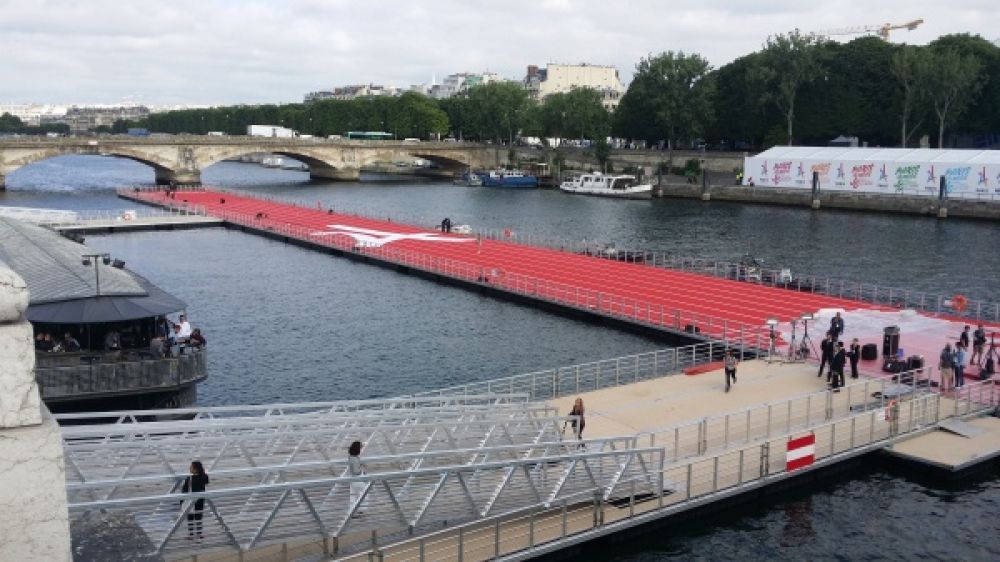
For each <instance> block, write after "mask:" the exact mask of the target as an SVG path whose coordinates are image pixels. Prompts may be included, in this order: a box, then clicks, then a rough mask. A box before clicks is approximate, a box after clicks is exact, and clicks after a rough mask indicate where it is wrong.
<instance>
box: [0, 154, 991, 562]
mask: <svg viewBox="0 0 1000 562" xmlns="http://www.w3.org/2000/svg"><path fill="white" fill-rule="evenodd" d="M365 179H366V180H367V181H363V182H359V183H345V184H324V183H312V182H309V181H308V176H307V174H305V173H302V172H291V171H284V170H270V169H264V168H261V167H259V166H256V165H252V164H239V163H225V162H224V163H220V164H217V165H215V166H212V167H210V168H208V169H207V170H205V172H204V173H203V181H204V183H205V184H206V185H213V186H220V187H227V188H233V189H243V190H247V191H251V192H254V193H258V194H267V195H276V196H281V197H290V198H295V199H299V200H302V201H305V202H308V203H310V204H312V203H313V202H316V201H318V202H321V203H322V204H323V205H324V206H334V207H336V208H338V209H352V210H356V211H359V212H363V213H367V214H372V215H376V216H384V217H391V218H392V219H393V220H399V221H404V222H417V223H422V224H433V223H436V222H439V221H440V220H441V218H443V217H445V216H449V217H451V219H452V222H453V223H455V224H461V223H468V224H471V225H473V227H475V228H496V229H504V228H509V229H512V230H516V231H517V232H520V233H531V234H535V235H539V236H545V237H549V238H562V239H567V240H588V241H596V242H600V243H614V244H615V245H617V247H619V248H630V249H633V248H634V249H645V250H653V251H658V252H671V253H673V254H674V255H678V256H700V257H711V258H724V259H737V258H738V257H739V256H740V255H742V254H743V253H744V252H751V253H752V254H754V255H755V256H757V257H759V258H762V259H764V260H766V262H767V263H768V264H769V265H772V266H782V267H790V268H791V269H792V270H793V272H795V273H796V275H798V274H800V273H801V274H815V275H822V276H834V277H841V278H846V279H851V280H863V281H865V282H868V283H876V284H880V285H889V286H894V287H900V288H908V289H915V290H925V291H933V292H938V293H942V294H946V295H951V294H954V293H956V292H961V293H963V294H965V295H967V296H968V297H969V298H985V299H989V300H996V298H997V295H998V293H1000V291H998V288H1000V281H998V273H1000V252H998V251H997V250H996V247H997V242H998V241H1000V232H998V230H997V228H996V226H995V225H994V224H993V223H988V222H973V221H962V220H947V221H937V220H933V219H924V218H916V217H909V216H893V215H884V214H874V213H871V214H867V213H847V212H839V211H827V210H824V211H822V212H818V213H816V212H811V211H809V210H805V209H793V208H783V207H765V206H752V205H736V204H727V203H702V202H700V201H686V200H654V201H613V200H605V199H595V198H586V197H573V196H567V195H565V194H562V193H559V192H555V191H546V190H526V191H518V190H504V189H484V188H466V187H456V186H453V185H451V184H448V183H441V182H428V181H414V180H412V179H399V178H395V179H391V178H390V179H387V178H374V177H372V178H365ZM152 182H153V174H152V171H151V169H149V168H148V167H146V166H144V165H142V164H139V163H136V162H131V161H128V160H122V159H117V158H102V157H95V156H64V157H59V158H54V159H50V160H46V161H42V162H39V163H36V164H33V165H31V166H27V167H25V168H23V169H21V170H18V171H15V172H14V173H12V174H10V175H8V176H7V188H8V191H6V192H0V205H12V206H27V207H45V208H59V209H74V210H83V209H127V208H134V207H135V205H134V204H132V203H129V202H126V201H122V200H119V199H118V198H117V197H116V196H115V193H114V189H115V188H118V187H124V186H134V185H150V184H152ZM87 243H88V244H89V245H91V246H92V247H94V248H96V249H98V250H99V251H104V252H110V253H111V254H112V255H113V256H114V257H117V258H120V259H123V260H125V261H126V263H127V267H129V268H130V269H133V270H135V271H136V272H138V273H140V274H142V275H144V276H145V277H147V278H149V279H150V280H151V281H153V282H154V283H156V284H158V285H160V286H161V287H163V288H164V289H166V290H168V291H169V292H171V293H173V294H174V295H176V296H178V297H179V298H181V299H182V300H184V301H185V302H187V303H188V309H187V310H188V315H189V317H190V319H191V320H192V323H193V324H194V325H195V326H196V327H201V328H202V329H203V331H204V332H205V333H206V335H207V338H208V340H209V342H210V349H211V366H210V371H209V375H210V376H209V379H208V380H207V381H206V382H205V383H203V384H201V385H200V386H199V388H198V395H199V403H201V404H206V405H219V404H237V403H265V402H276V401H285V402H294V401H308V400H332V399H350V398H370V397H379V396H392V395H398V394H405V393H409V392H414V391H420V390H429V389H433V388H437V387H441V386H446V385H451V384H457V383H461V382H469V381H476V380H485V379H490V378H495V377H499V376H504V375H508V374H517V373H523V372H530V371H534V370H541V369H547V368H551V367H556V366H559V365H565V364H571V363H577V362H583V361H591V360H597V359H604V358H609V357H614V356H619V355H626V354H631V353H638V352H643V351H649V350H652V349H656V348H658V347H662V344H658V343H657V342H655V341H653V340H650V339H647V338H643V337H639V336H636V335H632V334H628V333H624V332H620V331H617V330H613V329H609V328H605V327H600V326H595V325H593V324H588V323H585V322H581V321H575V320H570V319H566V318H562V317H559V316H555V315H552V314H549V313H545V312H540V311H537V310H535V309H533V308H530V307H526V306H519V305H515V304H511V303H507V302H502V301H497V300H494V299H491V298H487V297H483V296H479V295H475V294H473V293H470V292H468V291H465V290H463V289H458V288H453V287H448V286H443V285H437V284H434V283H430V282H427V281H425V280H422V279H418V278H413V277H408V276H404V275H399V274H396V273H394V272H392V271H388V270H384V269H381V268H378V267H371V266H367V265H364V264H359V263H354V262H352V261H349V260H343V259H337V258H334V257H330V256H322V255H319V254H316V253H314V252H310V251H308V250H304V249H301V248H297V247H294V246H288V245H285V244H281V243H278V242H274V241H270V240H265V239H263V238H260V237H257V236H253V235H248V234H243V233H239V232H233V231H228V230H225V229H221V228H214V229H204V230H189V231H177V232H150V233H130V234H114V235H107V236H88V237H87ZM998 503H1000V471H998V470H995V469H994V470H992V471H990V472H987V473H985V474H983V475H981V476H977V477H975V478H970V479H967V480H966V481H963V482H962V483H960V484H957V485H956V484H946V483H939V482H928V481H926V480H924V479H913V478H911V477H909V476H907V475H905V474H902V473H900V472H898V470H896V469H894V468H892V467H890V466H884V465H882V464H881V463H877V464H871V465H870V466H865V467H863V468H861V469H860V470H859V471H857V473H856V474H852V475H851V478H841V479H834V480H832V481H830V482H828V483H826V484H824V485H823V486H818V487H816V488H815V489H805V490H801V491H799V492H795V493H793V494H791V495H786V496H782V497H779V498H773V499H770V500H767V501H764V502H761V503H757V504H754V505H752V506H748V507H746V508H743V509H738V510H727V511H726V512H724V514H722V515H717V516H715V518H713V519H711V520H704V519H703V520H700V521H697V522H695V523H690V524H685V525H681V526H678V527H677V528H675V529H671V530H670V532H662V533H657V534H656V535H655V536H652V537H649V538H645V539H642V540H636V541H634V542H630V543H626V544H621V545H618V546H616V547H615V549H614V550H601V551H599V552H593V553H588V555H587V556H585V558H588V559H593V560H604V559H616V560H628V561H652V560H665V559H672V558H682V559H690V558H696V559H734V558H747V557H750V558H753V559H763V558H782V559H811V560H816V559H820V560H823V559H851V560H854V559H913V558H933V559H944V560H979V559H982V560H987V559H993V560H995V559H998V558H1000V536H998V534H997V533H996V531H997V530H998V523H997V514H998V513H1000V510H998Z"/></svg>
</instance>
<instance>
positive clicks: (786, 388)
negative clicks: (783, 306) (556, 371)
mask: <svg viewBox="0 0 1000 562" xmlns="http://www.w3.org/2000/svg"><path fill="white" fill-rule="evenodd" d="M817 370H818V365H816V364H814V363H779V362H774V363H770V364H769V363H767V361H765V360H752V361H744V362H742V363H740V364H739V367H738V368H737V374H736V377H737V383H736V384H735V385H734V386H733V387H732V389H731V390H730V391H729V392H728V393H727V392H725V375H724V373H723V371H722V369H717V370H713V371H709V372H705V373H701V374H697V375H675V376H669V377H661V378H658V379H654V380H649V381H643V382H640V383H637V384H630V385H624V386H616V387H610V388H605V389H602V390H598V391H595V392H586V393H582V394H580V398H583V403H584V407H585V419H586V423H587V425H586V429H585V430H584V436H585V437H598V436H614V435H631V434H635V433H639V432H643V431H650V430H654V429H657V428H662V427H664V426H669V425H672V424H679V423H682V422H685V421H693V420H698V419H701V418H705V417H708V416H715V415H719V414H723V413H726V412H734V411H738V410H742V409H745V408H750V407H759V406H761V405H764V404H767V403H769V402H780V401H785V400H788V399H790V398H795V397H799V396H803V395H806V394H810V393H815V392H821V391H824V390H826V389H827V385H826V378H825V377H822V378H821V377H817V376H816V372H817ZM862 380H867V379H864V378H861V379H851V377H850V375H848V376H847V380H846V382H847V384H851V383H852V382H858V381H862ZM874 384H875V383H874V382H873V386H872V388H873V389H875V388H876V387H875V386H874ZM837 397H838V400H847V394H843V395H839V394H838V395H837ZM575 399H576V397H575V396H567V397H564V398H560V399H557V400H550V401H549V404H551V405H553V406H555V407H557V408H558V410H559V412H560V413H568V412H569V411H570V410H571V409H572V407H573V402H574V400H575ZM863 399H864V397H863V396H862V393H860V392H858V393H856V395H855V396H852V397H851V401H852V402H860V401H862V400H863ZM816 407H817V409H819V407H820V404H819V403H817V406H816ZM781 413H783V412H779V414H781ZM776 415H777V414H776Z"/></svg>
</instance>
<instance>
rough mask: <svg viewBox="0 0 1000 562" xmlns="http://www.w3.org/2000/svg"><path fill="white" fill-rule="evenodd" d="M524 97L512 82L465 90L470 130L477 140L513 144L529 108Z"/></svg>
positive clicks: (518, 87) (518, 85) (525, 94)
mask: <svg viewBox="0 0 1000 562" xmlns="http://www.w3.org/2000/svg"><path fill="white" fill-rule="evenodd" d="M529 101H530V100H528V94H527V92H525V91H524V88H523V87H522V86H521V85H520V84H517V83H514V82H491V83H489V84H484V85H480V86H475V87H473V88H471V89H470V90H469V99H468V104H469V106H468V107H469V116H470V117H471V119H470V122H469V125H470V130H471V131H472V132H473V133H474V135H475V136H476V137H477V138H479V139H480V140H493V141H495V142H498V143H499V142H501V141H503V140H507V141H508V142H513V140H514V137H515V136H516V135H518V134H520V131H521V128H522V126H523V124H524V122H525V118H526V117H527V113H528V107H529Z"/></svg>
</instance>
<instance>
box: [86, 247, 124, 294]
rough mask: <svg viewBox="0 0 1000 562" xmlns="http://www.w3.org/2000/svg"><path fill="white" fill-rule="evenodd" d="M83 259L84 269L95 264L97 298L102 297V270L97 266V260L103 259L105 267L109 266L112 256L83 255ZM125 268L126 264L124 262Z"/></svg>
mask: <svg viewBox="0 0 1000 562" xmlns="http://www.w3.org/2000/svg"><path fill="white" fill-rule="evenodd" d="M81 257H82V258H83V259H82V260H81V261H80V263H82V264H83V265H84V267H89V266H90V264H91V263H93V264H94V278H95V280H96V285H97V296H101V268H100V267H99V266H98V265H97V258H101V261H102V262H104V265H109V264H110V263H111V254H83V255H82V256H81ZM122 265H123V266H124V265H125V263H124V262H122Z"/></svg>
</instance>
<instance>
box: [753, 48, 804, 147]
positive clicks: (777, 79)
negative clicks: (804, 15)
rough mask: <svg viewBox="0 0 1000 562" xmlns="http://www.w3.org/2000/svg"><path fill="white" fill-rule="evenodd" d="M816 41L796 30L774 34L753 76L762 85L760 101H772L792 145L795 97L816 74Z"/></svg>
mask: <svg viewBox="0 0 1000 562" xmlns="http://www.w3.org/2000/svg"><path fill="white" fill-rule="evenodd" d="M818 44H819V40H818V39H817V38H816V37H815V36H813V35H803V34H802V33H800V32H799V31H798V30H795V31H793V32H791V33H787V34H778V35H775V36H772V37H769V38H768V39H767V43H765V44H764V50H763V51H762V52H761V54H762V55H763V56H762V58H761V59H760V62H761V64H760V66H758V67H757V68H756V69H755V71H756V79H757V80H759V81H760V82H762V83H763V84H764V85H765V88H764V90H763V91H764V100H768V101H771V102H773V103H774V104H775V105H776V106H777V107H778V109H779V110H780V111H781V113H782V115H783V116H784V118H785V125H786V127H787V130H788V144H789V145H791V144H792V138H793V137H792V133H793V129H792V126H793V124H794V122H795V98H796V96H797V95H798V93H799V89H800V88H802V86H803V85H805V84H808V83H809V82H811V81H812V80H813V79H814V78H815V77H816V75H817V74H818V73H819V70H820V68H819V65H818V64H817V63H816V46H817V45H818Z"/></svg>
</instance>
